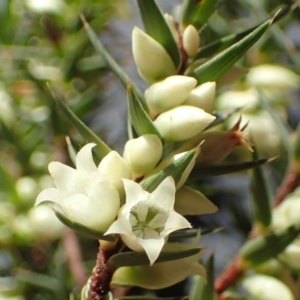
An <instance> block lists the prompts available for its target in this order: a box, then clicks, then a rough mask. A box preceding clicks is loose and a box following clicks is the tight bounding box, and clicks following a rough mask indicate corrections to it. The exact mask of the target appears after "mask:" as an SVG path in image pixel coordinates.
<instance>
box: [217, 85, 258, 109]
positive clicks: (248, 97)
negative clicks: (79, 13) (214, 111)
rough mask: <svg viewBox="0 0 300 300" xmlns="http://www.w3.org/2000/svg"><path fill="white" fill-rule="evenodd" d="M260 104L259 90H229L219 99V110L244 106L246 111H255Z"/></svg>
mask: <svg viewBox="0 0 300 300" xmlns="http://www.w3.org/2000/svg"><path fill="white" fill-rule="evenodd" d="M259 106H260V102H259V94H258V91H257V90H256V89H254V88H249V89H246V90H243V91H227V92H224V93H222V94H221V95H220V96H219V97H218V99H217V107H218V110H226V109H231V108H236V107H242V108H243V113H244V112H253V111H255V112H256V110H257V108H258V107H259Z"/></svg>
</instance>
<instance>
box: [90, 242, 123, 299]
mask: <svg viewBox="0 0 300 300" xmlns="http://www.w3.org/2000/svg"><path fill="white" fill-rule="evenodd" d="M120 248H121V245H120V243H117V244H116V245H115V247H114V248H110V249H104V248H102V247H101V245H99V252H98V254H97V260H96V265H95V267H94V268H93V272H92V276H91V277H90V278H89V280H88V297H87V300H106V296H107V295H108V293H109V291H110V282H111V278H112V275H113V273H112V272H111V270H109V269H108V267H107V261H108V259H109V258H110V257H111V256H112V255H114V254H115V253H117V252H119V250H120Z"/></svg>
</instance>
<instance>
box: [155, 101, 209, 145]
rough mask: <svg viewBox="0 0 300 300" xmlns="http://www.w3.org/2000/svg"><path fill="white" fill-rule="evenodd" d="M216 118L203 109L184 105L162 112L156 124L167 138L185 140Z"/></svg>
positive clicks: (169, 139)
mask: <svg viewBox="0 0 300 300" xmlns="http://www.w3.org/2000/svg"><path fill="white" fill-rule="evenodd" d="M214 119H215V117H214V116H212V115H210V114H208V113H206V112H205V111H204V110H203V109H200V108H198V107H193V106H187V105H183V106H178V107H175V108H173V109H171V110H169V111H167V112H164V113H162V114H160V115H159V116H158V117H157V118H156V120H155V121H154V124H155V126H156V127H157V129H158V130H159V132H160V133H161V134H162V135H163V137H164V138H165V139H166V140H168V141H183V140H187V139H189V138H192V137H193V136H195V135H196V134H198V133H200V132H201V131H202V130H204V129H205V128H206V127H207V126H208V125H209V124H210V123H211V122H212V121H213V120H214Z"/></svg>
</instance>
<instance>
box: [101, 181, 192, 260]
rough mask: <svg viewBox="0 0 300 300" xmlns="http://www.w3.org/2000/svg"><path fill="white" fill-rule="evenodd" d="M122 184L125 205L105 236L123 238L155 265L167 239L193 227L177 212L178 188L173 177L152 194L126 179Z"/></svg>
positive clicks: (162, 183)
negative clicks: (176, 198)
mask: <svg viewBox="0 0 300 300" xmlns="http://www.w3.org/2000/svg"><path fill="white" fill-rule="evenodd" d="M123 182H124V187H125V192H126V204H125V205H124V206H123V207H122V208H121V210H120V212H119V216H118V219H117V220H116V221H115V222H114V223H113V224H112V225H111V226H110V228H109V229H108V231H107V232H106V233H105V234H112V233H116V234H121V238H122V240H123V241H124V243H125V244H126V245H127V246H128V247H129V248H131V249H132V250H134V251H137V252H144V251H145V252H146V253H147V255H148V258H149V260H150V264H151V265H152V264H153V263H154V262H155V260H156V259H157V257H158V256H159V253H160V252H161V249H162V247H163V245H164V244H165V240H166V237H167V236H168V235H169V234H170V233H171V232H173V231H175V230H178V229H182V228H190V227H191V225H190V224H189V222H188V221H187V220H186V219H185V218H184V217H182V216H181V215H180V214H178V213H176V212H175V211H174V208H173V207H174V201H175V191H176V188H175V182H174V180H173V178H172V177H170V176H169V177H167V178H166V179H165V180H164V181H163V182H161V184H160V185H159V186H158V187H157V188H156V189H155V190H154V191H153V192H152V193H151V194H150V193H148V192H146V191H144V190H143V189H142V187H141V186H140V185H139V184H137V183H135V182H133V181H130V180H126V179H123Z"/></svg>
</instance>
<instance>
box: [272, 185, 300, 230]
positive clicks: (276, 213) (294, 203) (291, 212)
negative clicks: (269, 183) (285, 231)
mask: <svg viewBox="0 0 300 300" xmlns="http://www.w3.org/2000/svg"><path fill="white" fill-rule="evenodd" d="M299 211H300V195H299V189H297V190H296V191H295V192H294V193H293V194H291V195H290V196H289V197H288V198H286V199H285V200H284V201H283V202H282V203H280V205H278V206H277V207H276V208H274V210H273V227H274V228H276V229H277V228H278V229H281V228H287V227H289V226H291V225H293V224H297V223H300V214H299Z"/></svg>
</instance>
